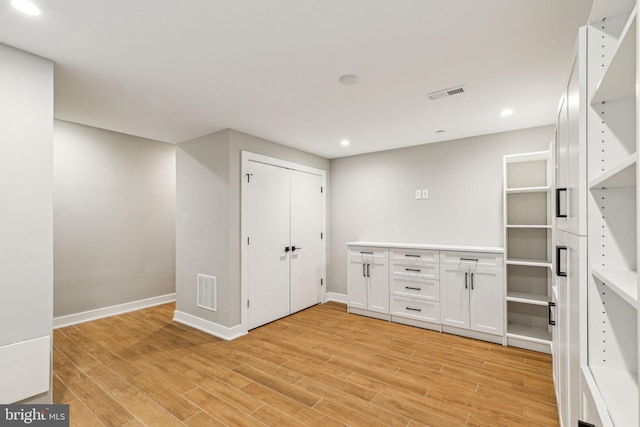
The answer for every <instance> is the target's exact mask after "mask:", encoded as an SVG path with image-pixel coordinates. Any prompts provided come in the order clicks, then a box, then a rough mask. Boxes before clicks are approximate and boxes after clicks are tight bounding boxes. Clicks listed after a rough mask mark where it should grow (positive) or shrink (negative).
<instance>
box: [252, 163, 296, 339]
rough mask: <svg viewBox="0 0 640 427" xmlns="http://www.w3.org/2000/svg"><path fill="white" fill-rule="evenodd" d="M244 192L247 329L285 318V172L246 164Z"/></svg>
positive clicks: (287, 230)
mask: <svg viewBox="0 0 640 427" xmlns="http://www.w3.org/2000/svg"><path fill="white" fill-rule="evenodd" d="M249 173H251V174H253V175H252V176H251V181H250V183H249V184H248V185H247V186H246V187H245V188H246V190H247V198H246V203H247V210H246V212H247V220H246V225H247V229H248V230H247V231H248V233H247V235H248V236H250V239H251V240H250V244H249V246H248V262H249V268H248V269H247V275H248V277H247V283H248V291H249V301H250V305H249V329H252V328H255V327H257V326H260V325H264V324H265V323H269V322H271V321H273V320H276V319H279V318H281V317H284V316H287V315H288V314H289V309H290V305H289V255H288V252H285V250H284V249H285V247H287V246H289V198H290V190H289V189H290V182H289V181H290V175H289V170H287V169H283V168H279V167H276V166H270V165H265V164H263V163H257V162H250V170H249Z"/></svg>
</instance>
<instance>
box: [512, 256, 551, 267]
mask: <svg viewBox="0 0 640 427" xmlns="http://www.w3.org/2000/svg"><path fill="white" fill-rule="evenodd" d="M507 265H522V266H529V267H547V268H551V267H552V263H551V261H549V260H536V259H523V258H507Z"/></svg>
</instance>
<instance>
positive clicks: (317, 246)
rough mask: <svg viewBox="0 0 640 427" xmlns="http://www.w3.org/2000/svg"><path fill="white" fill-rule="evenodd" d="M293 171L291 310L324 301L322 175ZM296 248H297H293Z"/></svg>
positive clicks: (301, 308) (294, 310)
mask: <svg viewBox="0 0 640 427" xmlns="http://www.w3.org/2000/svg"><path fill="white" fill-rule="evenodd" d="M290 173H291V248H292V250H291V252H290V257H291V312H292V313H295V312H296V311H300V310H303V309H305V308H307V307H311V306H312V305H315V304H318V303H320V296H321V285H320V279H321V277H322V265H321V262H322V239H321V237H320V233H321V232H322V194H321V192H320V188H321V187H322V177H320V175H315V174H311V173H306V172H300V171H295V170H292V171H290ZM293 248H295V249H293Z"/></svg>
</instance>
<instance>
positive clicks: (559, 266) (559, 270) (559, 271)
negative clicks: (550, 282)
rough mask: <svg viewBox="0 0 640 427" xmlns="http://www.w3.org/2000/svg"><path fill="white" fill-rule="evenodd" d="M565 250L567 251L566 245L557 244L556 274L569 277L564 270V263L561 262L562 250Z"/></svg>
mask: <svg viewBox="0 0 640 427" xmlns="http://www.w3.org/2000/svg"><path fill="white" fill-rule="evenodd" d="M562 251H565V253H567V252H566V251H567V247H566V246H556V276H560V277H567V272H566V271H562V263H561V262H560V252H562Z"/></svg>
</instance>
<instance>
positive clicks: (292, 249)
mask: <svg viewBox="0 0 640 427" xmlns="http://www.w3.org/2000/svg"><path fill="white" fill-rule="evenodd" d="M296 249H302V248H301V247H299V246H298V247H297V248H296V247H295V246H291V252H295V251H296Z"/></svg>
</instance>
